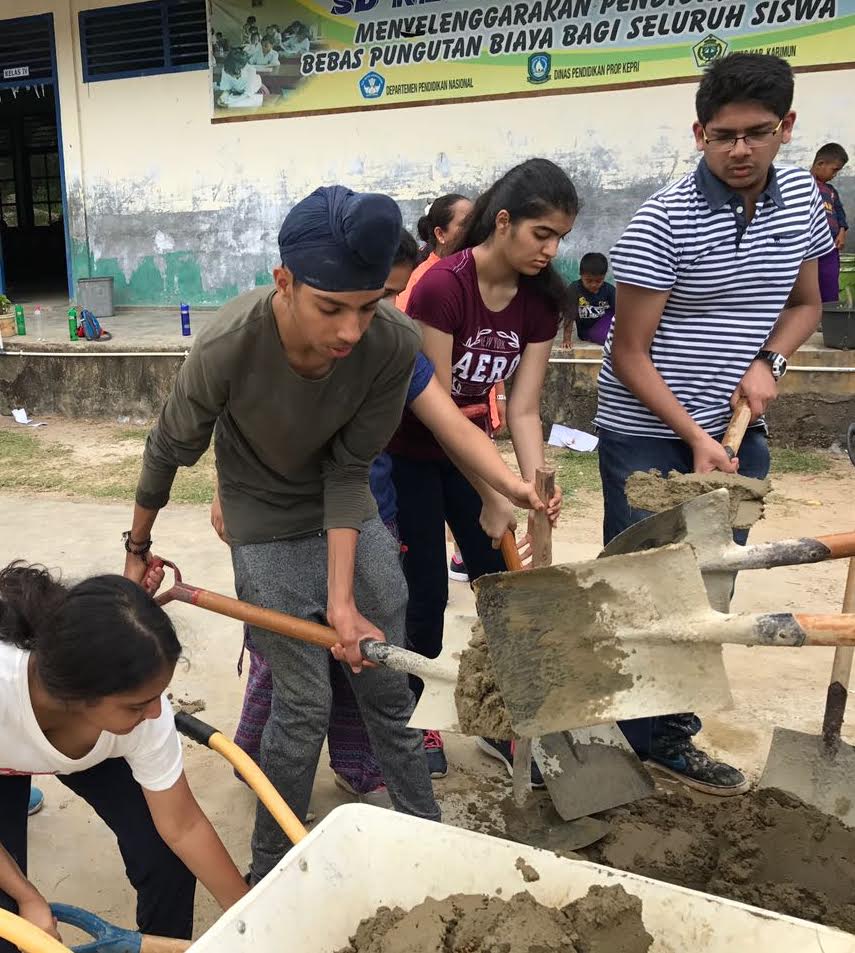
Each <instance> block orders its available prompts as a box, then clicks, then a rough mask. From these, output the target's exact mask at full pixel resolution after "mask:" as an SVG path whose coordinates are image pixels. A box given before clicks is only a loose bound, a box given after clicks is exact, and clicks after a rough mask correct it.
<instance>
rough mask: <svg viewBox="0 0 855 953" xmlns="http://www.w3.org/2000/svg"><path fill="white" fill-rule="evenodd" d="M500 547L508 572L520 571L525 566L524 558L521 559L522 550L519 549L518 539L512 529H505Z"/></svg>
mask: <svg viewBox="0 0 855 953" xmlns="http://www.w3.org/2000/svg"><path fill="white" fill-rule="evenodd" d="M500 548H501V550H502V558H503V559H504V560H505V566H506V567H507V569H508V572H519V571H520V570H521V569H522V567H523V565H522V560H521V559H520V551H519V549H517V541H516V539H514V534H513V533H512V532H511V531H510V530H505V533H504V535H503V536H502V544H501V547H500Z"/></svg>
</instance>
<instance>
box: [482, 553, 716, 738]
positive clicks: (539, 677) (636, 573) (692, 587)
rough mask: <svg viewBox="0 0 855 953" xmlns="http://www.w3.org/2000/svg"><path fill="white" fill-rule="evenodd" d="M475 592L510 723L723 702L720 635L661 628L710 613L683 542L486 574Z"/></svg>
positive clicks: (518, 726)
mask: <svg viewBox="0 0 855 953" xmlns="http://www.w3.org/2000/svg"><path fill="white" fill-rule="evenodd" d="M476 594H477V602H478V614H479V617H480V619H481V622H482V624H483V626H484V631H485V633H486V636H487V643H488V645H489V649H490V655H491V657H492V660H493V663H494V666H495V670H496V677H497V680H498V683H499V687H500V689H501V692H502V695H503V697H504V700H505V704H506V705H507V708H508V711H509V713H510V717H511V723H512V725H513V727H514V730H515V731H516V733H517V734H519V735H522V736H524V737H534V738H536V737H540V736H541V735H548V734H552V733H553V732H556V731H564V730H566V729H570V728H578V727H582V726H588V725H601V724H603V723H605V722H610V721H620V720H622V719H629V718H641V717H645V716H649V715H662V714H668V713H670V712H680V711H693V710H700V711H714V710H718V709H722V708H727V707H729V706H730V705H731V704H732V701H731V697H730V690H729V687H728V683H727V677H726V675H725V671H724V665H723V662H722V650H721V644H720V643H716V642H711V641H707V640H705V639H702V638H699V639H698V640H697V641H695V640H692V639H690V638H686V639H685V640H684V641H682V642H677V641H674V640H673V639H672V638H670V637H668V636H667V635H664V636H663V634H662V633H667V632H673V633H674V634H675V635H680V634H682V633H683V632H688V631H689V630H690V629H692V628H693V627H695V625H696V624H697V623H699V622H700V623H702V624H703V623H706V622H708V620H709V619H710V618H711V617H712V616H713V615H714V614H713V613H712V610H711V609H710V606H709V602H708V600H707V596H706V592H705V590H704V584H703V579H702V577H701V574H700V571H699V570H698V566H697V562H696V560H695V557H694V554H693V552H692V550H691V547H689V546H687V545H685V544H684V545H681V546H668V547H665V548H663V549H656V550H651V551H649V552H642V553H632V554H628V555H624V556H613V557H610V558H609V559H600V560H592V561H590V562H585V563H575V564H570V565H566V566H555V567H552V568H550V569H535V570H531V571H530V572H526V573H505V574H500V575H495V576H485V577H483V578H482V579H480V580H479V581H478V583H476Z"/></svg>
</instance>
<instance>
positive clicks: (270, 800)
mask: <svg viewBox="0 0 855 953" xmlns="http://www.w3.org/2000/svg"><path fill="white" fill-rule="evenodd" d="M175 727H176V728H177V729H178V730H179V731H180V732H181V734H183V735H186V736H187V737H188V738H190V739H192V740H193V741H196V742H198V743H199V744H200V745H205V747H206V748H210V749H211V750H212V751H216V752H217V754H220V755H222V756H223V757H224V758H225V759H226V761H228V762H229V764H231V765H232V767H233V768H234V769H235V770H236V771H237V772H238V773H239V774H240V776H241V777H242V778H243V779H244V780H245V781H246V783H247V784H248V785H249V786H250V787H251V788H252V790H253V791H255V793H256V795H257V796H258V800H259V801H261V803H262V804H263V805H264V806H265V807H266V808H267V810H268V811H270V813H271V815H272V816H273V819H274V820H275V821H276V823H277V824H278V825H279V826H280V827H281V828H282V830H283V831H284V832H285V835H286V836H287V837H288V839H289V840H290V841H291V843H292V844H296V843H297V842H298V841H301V840H302V839H303V838H304V837H305V836H306V835H307V834H308V833H309V832H308V831H307V830H306V828H305V827H303V825H302V824H301V823H300V820H299V818H298V817H297V815H296V814H295V813H294V812H293V811H292V810H291V808H290V807H288V805H287V804H286V803H285V800H284V799H283V797H282V795H281V794H280V793H279V792H278V791H277V790H276V788H275V787H273V785H272V784H271V783H270V781H269V780H268V779H267V776H266V775H265V774H264V772H263V771H262V770H261V768H259V766H258V765H257V764H256V763H255V762H254V761H253V760H252V758H250V756H249V755H248V754H247V753H246V752H245V751H244V750H243V749H242V748H239V747H238V746H237V745H236V744H235V743H234V742H233V741H230V740H229V739H228V738H227V737H226V736H225V735H224V734H223V733H222V732H220V731H217V729H216V728H212V727H211V726H210V725H206V724H205V722H204V721H201V720H200V719H199V718H194V716H193V715H188V714H186V713H185V712H179V713H178V714H177V715H176V716H175Z"/></svg>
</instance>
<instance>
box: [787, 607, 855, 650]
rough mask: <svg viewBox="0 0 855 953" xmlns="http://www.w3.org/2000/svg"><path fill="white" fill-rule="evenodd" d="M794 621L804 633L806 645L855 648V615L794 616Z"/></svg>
mask: <svg viewBox="0 0 855 953" xmlns="http://www.w3.org/2000/svg"><path fill="white" fill-rule="evenodd" d="M792 618H793V621H794V622H795V623H796V625H798V626H799V627H800V628H801V630H802V632H804V643H803V644H804V645H835V646H836V645H842V646H849V645H852V646H855V615H851V614H849V615H814V614H812V613H806V612H800V613H797V614H793V616H792Z"/></svg>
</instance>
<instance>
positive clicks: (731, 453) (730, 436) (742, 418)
mask: <svg viewBox="0 0 855 953" xmlns="http://www.w3.org/2000/svg"><path fill="white" fill-rule="evenodd" d="M750 423H751V407H750V406H749V404H748V401H747V400H746V399H745V398H744V397H743V398H742V399H741V400H740V401H739V402H738V403H737V405H736V409H735V410H734V411H733V416H732V417H731V418H730V426H729V427H728V428H727V433H726V434H725V435H724V438H723V439H722V441H721V442H722V446H723V447H724V449H725V452H726V453H727V455H728V457H730V459H731V460H732V459H733V458H734V457H735V456H736V455H737V454H738V453H739V448H740V447H741V446H742V441H743V439H744V437H745V431H746V430H748V425H749V424H750Z"/></svg>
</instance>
